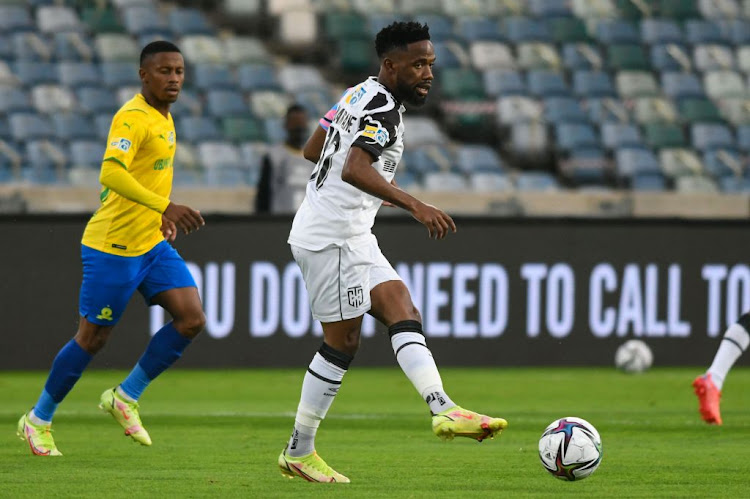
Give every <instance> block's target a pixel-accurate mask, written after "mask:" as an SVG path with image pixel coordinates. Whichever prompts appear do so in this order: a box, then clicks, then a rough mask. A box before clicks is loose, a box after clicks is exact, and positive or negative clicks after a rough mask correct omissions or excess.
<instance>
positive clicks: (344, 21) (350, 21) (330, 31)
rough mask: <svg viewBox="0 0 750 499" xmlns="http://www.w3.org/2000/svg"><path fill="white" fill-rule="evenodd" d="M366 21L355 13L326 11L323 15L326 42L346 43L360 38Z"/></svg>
mask: <svg viewBox="0 0 750 499" xmlns="http://www.w3.org/2000/svg"><path fill="white" fill-rule="evenodd" d="M365 24H366V20H365V18H364V17H363V16H361V15H359V14H358V13H356V12H344V11H328V12H325V13H323V26H324V28H323V33H324V35H325V37H326V38H327V39H328V40H335V41H346V40H349V39H352V38H360V37H362V36H363V33H364V32H365Z"/></svg>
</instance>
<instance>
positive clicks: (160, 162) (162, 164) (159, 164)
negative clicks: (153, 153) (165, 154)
mask: <svg viewBox="0 0 750 499" xmlns="http://www.w3.org/2000/svg"><path fill="white" fill-rule="evenodd" d="M170 166H172V158H163V159H157V160H156V161H154V170H166V169H167V168H169V167H170Z"/></svg>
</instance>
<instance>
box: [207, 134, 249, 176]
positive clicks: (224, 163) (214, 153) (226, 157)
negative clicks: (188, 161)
mask: <svg viewBox="0 0 750 499" xmlns="http://www.w3.org/2000/svg"><path fill="white" fill-rule="evenodd" d="M198 157H199V159H200V162H201V164H202V165H203V168H204V169H206V170H208V169H214V168H239V167H240V166H241V165H242V161H241V159H240V153H239V149H237V147H236V146H234V145H232V144H230V143H229V142H222V141H219V140H217V141H205V142H201V143H199V144H198Z"/></svg>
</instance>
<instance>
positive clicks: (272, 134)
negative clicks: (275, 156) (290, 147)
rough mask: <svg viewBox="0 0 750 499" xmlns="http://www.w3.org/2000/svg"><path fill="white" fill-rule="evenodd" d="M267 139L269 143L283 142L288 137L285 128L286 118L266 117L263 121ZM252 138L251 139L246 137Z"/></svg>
mask: <svg viewBox="0 0 750 499" xmlns="http://www.w3.org/2000/svg"><path fill="white" fill-rule="evenodd" d="M262 127H263V130H262V132H263V134H265V140H266V142H268V143H269V144H281V143H282V142H284V139H285V138H286V130H284V118H266V119H264V120H263V123H262ZM245 140H250V139H245Z"/></svg>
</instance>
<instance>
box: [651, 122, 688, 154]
mask: <svg viewBox="0 0 750 499" xmlns="http://www.w3.org/2000/svg"><path fill="white" fill-rule="evenodd" d="M643 130H644V135H645V137H646V142H647V143H648V145H649V146H651V147H652V148H654V149H656V150H659V149H666V148H676V147H685V146H687V141H686V139H685V135H684V134H683V133H682V127H680V126H679V125H675V124H671V123H648V124H646V125H645V126H644V127H643Z"/></svg>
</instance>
